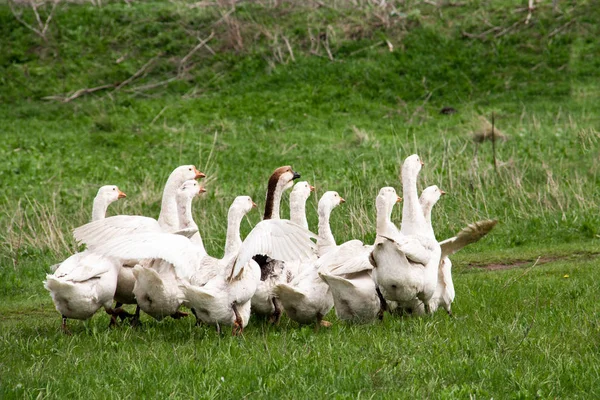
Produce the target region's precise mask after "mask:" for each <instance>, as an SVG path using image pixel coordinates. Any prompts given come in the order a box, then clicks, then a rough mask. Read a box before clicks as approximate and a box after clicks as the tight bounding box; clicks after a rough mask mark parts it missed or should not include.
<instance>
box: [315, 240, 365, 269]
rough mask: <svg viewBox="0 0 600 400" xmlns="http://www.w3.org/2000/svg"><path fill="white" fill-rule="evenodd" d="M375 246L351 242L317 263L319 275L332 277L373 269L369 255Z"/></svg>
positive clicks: (324, 256)
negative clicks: (323, 274) (324, 274)
mask: <svg viewBox="0 0 600 400" xmlns="http://www.w3.org/2000/svg"><path fill="white" fill-rule="evenodd" d="M372 250H373V246H366V245H364V244H363V243H362V242H361V241H360V240H351V241H349V242H346V243H343V244H341V245H340V246H338V247H337V248H336V249H335V250H332V251H330V252H328V253H326V254H325V255H323V256H322V257H321V258H319V260H318V261H317V263H316V267H317V268H318V270H319V273H321V272H323V273H326V274H330V275H338V276H339V275H344V274H353V273H356V272H361V271H365V270H371V269H373V265H371V263H370V262H369V254H370V253H371V251H372Z"/></svg>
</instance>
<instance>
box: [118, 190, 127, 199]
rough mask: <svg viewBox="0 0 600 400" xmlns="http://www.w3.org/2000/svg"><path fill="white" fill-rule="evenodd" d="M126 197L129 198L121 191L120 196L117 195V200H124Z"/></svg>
mask: <svg viewBox="0 0 600 400" xmlns="http://www.w3.org/2000/svg"><path fill="white" fill-rule="evenodd" d="M117 190H119V189H117ZM125 197H127V195H126V194H125V193H123V192H121V191H120V190H119V194H118V195H117V199H122V198H125Z"/></svg>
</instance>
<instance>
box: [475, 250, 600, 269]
mask: <svg viewBox="0 0 600 400" xmlns="http://www.w3.org/2000/svg"><path fill="white" fill-rule="evenodd" d="M584 257H586V258H597V257H600V253H573V254H567V255H564V256H554V257H540V259H539V260H537V265H541V264H547V263H549V262H554V261H561V260H573V259H579V258H584ZM535 262H536V260H515V261H513V262H512V263H507V264H500V263H492V264H468V265H467V268H477V269H485V270H487V271H501V270H505V269H513V268H520V267H524V266H528V265H532V264H533V263H535Z"/></svg>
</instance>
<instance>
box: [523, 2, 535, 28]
mask: <svg viewBox="0 0 600 400" xmlns="http://www.w3.org/2000/svg"><path fill="white" fill-rule="evenodd" d="M534 9H535V6H534V5H533V0H529V7H527V11H528V12H527V18H525V25H528V24H529V21H530V20H531V13H532V12H533V10H534Z"/></svg>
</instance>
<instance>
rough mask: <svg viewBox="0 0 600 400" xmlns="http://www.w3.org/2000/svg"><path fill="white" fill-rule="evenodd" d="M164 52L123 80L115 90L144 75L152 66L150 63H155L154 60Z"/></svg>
mask: <svg viewBox="0 0 600 400" xmlns="http://www.w3.org/2000/svg"><path fill="white" fill-rule="evenodd" d="M161 55H162V54H159V55H157V56H156V57H152V58H151V59H150V60H149V61H148V62H147V63H146V64H144V65H143V66H142V68H140V69H138V70H137V71H136V73H135V74H133V75H131V76H130V77H129V78H127V79H125V80H124V81H123V82H121V83H120V84H119V85H118V86H117V87H116V88H115V90H113V92H116V91H118V90H119V89H121V88H122V87H123V86H125V85H128V84H130V83H131V82H132V81H133V80H134V79H137V78H138V77H139V76H140V75H142V74H143V73H144V72H145V71H146V69H148V67H150V65H152V64H153V63H154V61H156V60H157V59H158V58H159V57H160V56H161Z"/></svg>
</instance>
